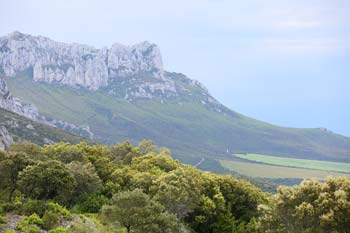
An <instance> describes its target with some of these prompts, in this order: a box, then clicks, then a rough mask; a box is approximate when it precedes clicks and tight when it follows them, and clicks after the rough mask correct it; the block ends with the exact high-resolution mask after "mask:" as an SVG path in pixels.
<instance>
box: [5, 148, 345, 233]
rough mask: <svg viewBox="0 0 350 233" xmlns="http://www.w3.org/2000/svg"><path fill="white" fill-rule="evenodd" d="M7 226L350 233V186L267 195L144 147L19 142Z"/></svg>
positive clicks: (163, 232)
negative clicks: (44, 144)
mask: <svg viewBox="0 0 350 233" xmlns="http://www.w3.org/2000/svg"><path fill="white" fill-rule="evenodd" d="M0 181H1V183H0V190H1V194H0V200H1V202H0V213H1V217H0V224H2V225H0V230H1V231H5V232H7V233H9V232H15V231H13V230H14V229H13V228H15V230H16V231H19V232H31V233H36V232H39V231H40V230H41V231H42V232H45V231H48V232H50V233H67V232H135V233H136V232H155V233H157V232H160V233H172V232H198V233H226V232H227V233H232V232H239V233H245V232H247V233H258V232H259V233H260V232H271V233H273V232H276V233H277V232H288V233H289V232H290V233H292V232H293V233H295V232H305V233H306V232H311V233H313V232H315V233H319V232H338V233H345V232H350V229H349V227H348V226H349V225H350V219H349V216H350V212H349V211H350V181H349V180H348V179H347V178H337V179H328V180H327V181H326V182H325V183H320V182H317V181H305V182H303V183H302V184H301V185H300V186H297V187H292V188H279V189H278V193H277V194H276V195H270V194H267V193H264V192H262V191H261V190H260V189H258V188H256V187H255V186H253V185H252V184H250V183H249V182H247V181H244V180H241V179H237V178H235V177H233V176H230V175H217V174H214V173H210V172H203V171H200V170H197V169H196V168H193V167H191V166H188V165H183V164H181V163H179V162H178V161H177V160H173V159H172V158H171V156H170V152H169V150H168V149H165V148H158V147H157V146H155V145H154V144H153V143H152V142H150V141H142V142H141V143H140V144H139V145H138V146H137V147H134V146H132V145H131V144H130V143H129V142H125V143H122V144H117V145H113V146H110V147H108V146H103V145H87V144H85V143H80V144H77V145H71V144H67V143H58V144H53V145H46V146H43V147H39V146H36V145H34V144H31V143H17V144H14V145H13V146H12V147H11V148H10V150H8V151H6V152H0Z"/></svg>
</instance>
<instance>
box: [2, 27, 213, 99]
mask: <svg viewBox="0 0 350 233" xmlns="http://www.w3.org/2000/svg"><path fill="white" fill-rule="evenodd" d="M26 70H30V71H31V72H32V74H31V76H32V79H33V80H34V81H36V82H46V83H50V84H58V85H67V86H70V87H83V88H87V89H90V90H93V91H95V90H98V89H104V90H106V91H107V92H108V94H110V95H115V96H117V97H122V98H124V99H127V100H131V101H132V100H135V99H140V98H146V99H151V98H157V97H161V98H174V97H175V98H176V97H179V96H183V95H191V94H193V93H191V91H192V89H193V88H197V89H200V92H201V93H200V95H201V96H202V97H203V98H202V101H204V102H205V103H213V102H216V101H215V100H214V98H212V97H211V96H210V95H209V93H208V92H207V90H206V89H205V88H204V87H203V86H202V85H201V84H200V83H199V82H197V81H194V80H191V79H188V78H184V77H181V78H180V79H181V80H180V81H181V82H182V83H181V84H180V85H178V84H179V80H178V77H180V76H178V75H173V74H172V73H168V72H165V71H164V68H163V64H162V57H161V53H160V50H159V48H158V47H157V45H155V44H152V43H149V42H147V41H145V42H142V43H139V44H136V45H132V46H124V45H121V44H114V45H112V46H111V47H110V48H102V49H96V48H93V47H91V46H87V45H81V44H76V43H73V44H67V43H61V42H56V41H53V40H51V39H49V38H46V37H42V36H31V35H26V34H22V33H20V32H13V33H11V34H9V35H7V36H4V37H0V74H1V73H2V74H3V75H4V76H8V77H11V76H16V75H18V74H19V73H21V72H23V71H26ZM185 79H187V80H185ZM184 80H185V82H186V86H184V85H183V84H184V82H183V81H184Z"/></svg>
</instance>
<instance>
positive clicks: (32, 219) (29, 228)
mask: <svg viewBox="0 0 350 233" xmlns="http://www.w3.org/2000/svg"><path fill="white" fill-rule="evenodd" d="M42 226H43V220H42V219H41V218H40V217H39V215H37V214H32V215H30V216H29V217H25V218H24V220H23V221H22V222H20V223H18V224H17V226H16V229H17V230H20V231H22V232H30V233H34V232H36V229H38V232H40V228H39V227H42Z"/></svg>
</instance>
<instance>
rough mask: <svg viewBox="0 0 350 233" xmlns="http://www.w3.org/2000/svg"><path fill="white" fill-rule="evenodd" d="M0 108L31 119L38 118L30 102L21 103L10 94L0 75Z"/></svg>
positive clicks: (35, 109) (36, 110) (36, 111)
mask: <svg viewBox="0 0 350 233" xmlns="http://www.w3.org/2000/svg"><path fill="white" fill-rule="evenodd" d="M0 108H4V109H7V110H9V111H11V112H15V113H17V114H19V115H21V116H25V117H28V118H30V119H33V120H39V118H40V117H39V113H38V109H37V108H36V107H35V106H34V105H32V104H23V103H22V102H21V101H20V100H19V99H17V98H15V97H13V96H12V94H11V93H10V91H9V89H8V88H7V85H6V82H5V79H4V78H3V77H1V76H0Z"/></svg>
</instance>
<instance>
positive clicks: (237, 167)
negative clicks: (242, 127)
mask: <svg viewBox="0 0 350 233" xmlns="http://www.w3.org/2000/svg"><path fill="white" fill-rule="evenodd" d="M220 164H221V165H222V166H223V167H225V168H226V169H229V170H231V171H234V172H237V173H239V174H241V175H245V176H250V177H261V178H273V179H276V178H300V179H311V178H315V179H319V180H324V179H325V178H326V177H327V176H344V175H345V176H347V177H350V174H347V173H339V172H332V171H322V170H312V169H305V168H294V167H282V166H276V165H267V164H259V163H252V162H245V161H232V160H220Z"/></svg>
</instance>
